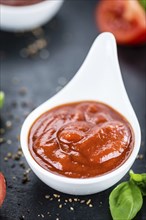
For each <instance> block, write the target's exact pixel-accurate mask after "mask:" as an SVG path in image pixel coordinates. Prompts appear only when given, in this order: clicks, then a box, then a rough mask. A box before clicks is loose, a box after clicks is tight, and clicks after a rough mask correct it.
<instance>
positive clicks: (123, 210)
mask: <svg viewBox="0 0 146 220" xmlns="http://www.w3.org/2000/svg"><path fill="white" fill-rule="evenodd" d="M142 203H143V197H142V194H141V191H140V189H139V187H138V186H137V185H136V184H134V182H133V181H129V182H123V183H121V184H119V185H118V186H117V187H116V188H115V189H114V190H113V191H112V192H111V194H110V197H109V205H110V211H111V215H112V217H113V220H131V219H133V218H134V217H135V216H136V214H137V213H138V211H139V210H140V209H141V207H142Z"/></svg>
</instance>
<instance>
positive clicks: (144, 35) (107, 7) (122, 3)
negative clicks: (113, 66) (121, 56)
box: [95, 0, 146, 45]
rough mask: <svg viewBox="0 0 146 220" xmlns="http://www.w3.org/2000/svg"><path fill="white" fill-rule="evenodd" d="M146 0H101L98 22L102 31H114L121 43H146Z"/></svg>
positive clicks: (98, 8) (98, 9) (97, 16)
mask: <svg viewBox="0 0 146 220" xmlns="http://www.w3.org/2000/svg"><path fill="white" fill-rule="evenodd" d="M145 10H146V0H100V1H99V4H98V5H97V8H96V15H95V16H96V23H97V26H98V28H99V29H100V31H101V32H104V31H109V32H112V33H113V34H114V35H115V37H116V40H117V42H118V43H119V44H126V45H136V44H142V43H146V11H145Z"/></svg>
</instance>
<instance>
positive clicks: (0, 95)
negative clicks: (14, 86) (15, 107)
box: [0, 91, 5, 108]
mask: <svg viewBox="0 0 146 220" xmlns="http://www.w3.org/2000/svg"><path fill="white" fill-rule="evenodd" d="M4 99H5V94H4V92H2V91H0V108H2V107H3V104H4Z"/></svg>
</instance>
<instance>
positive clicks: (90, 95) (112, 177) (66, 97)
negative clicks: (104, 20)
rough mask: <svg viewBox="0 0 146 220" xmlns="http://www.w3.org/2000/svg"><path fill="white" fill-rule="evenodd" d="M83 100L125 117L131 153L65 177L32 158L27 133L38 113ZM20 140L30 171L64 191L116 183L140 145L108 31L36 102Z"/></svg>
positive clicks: (92, 189) (98, 188)
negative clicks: (108, 167) (97, 170)
mask: <svg viewBox="0 0 146 220" xmlns="http://www.w3.org/2000/svg"><path fill="white" fill-rule="evenodd" d="M71 59H72V58H71ZM83 100H95V101H99V102H103V103H106V104H108V105H109V106H111V107H112V108H114V109H116V110H117V111H118V112H120V113H121V114H122V115H123V116H124V117H125V118H126V119H127V120H128V121H129V123H130V124H131V126H132V128H133V131H134V136H135V143H134V147H133V150H132V153H131V155H130V156H129V158H128V159H127V160H126V161H125V162H124V163H123V164H122V165H121V166H120V167H118V168H116V169H115V170H113V171H111V172H109V173H107V174H104V175H101V176H97V177H93V178H85V179H79V178H69V177H64V176H61V175H57V174H54V173H52V172H49V171H47V170H45V169H43V168H42V167H41V166H40V165H39V164H38V163H37V162H36V161H35V160H34V159H33V157H32V156H31V153H30V151H29V149H28V135H29V131H30V128H31V126H32V124H33V123H34V122H35V120H36V119H37V118H38V117H39V116H40V115H42V114H43V113H44V112H46V111H48V110H49V109H51V108H53V107H55V106H57V105H61V104H64V103H68V102H76V101H83ZM20 140H21V147H22V150H23V153H24V156H25V158H26V160H27V162H28V164H29V165H30V167H31V169H32V170H33V171H34V173H35V174H36V175H37V176H38V177H39V178H40V179H41V180H42V181H43V182H44V183H46V184H47V185H48V186H50V187H52V188H54V189H56V190H58V191H61V192H64V193H68V194H74V195H87V194H93V193H97V192H100V191H103V190H105V189H107V188H109V187H111V186H112V185H114V184H115V183H117V182H118V181H119V180H120V179H121V178H122V177H123V176H124V175H125V174H126V173H127V172H128V170H129V169H130V167H131V166H132V164H133V163H134V161H135V159H136V156H137V154H138V151H139V148H140V142H141V132H140V126H139V123H138V120H137V117H136V115H135V113H134V110H133V108H132V106H131V104H130V101H129V99H128V96H127V93H126V90H125V87H124V84H123V80H122V77H121V72H120V69H119V64H118V59H117V51H116V42H115V38H114V37H113V35H112V34H110V33H103V34H101V35H100V36H99V37H97V39H96V40H95V42H94V44H93V46H92V47H91V49H90V51H89V54H88V55H87V58H86V59H85V61H84V63H83V65H82V66H81V68H80V69H79V71H78V72H77V74H76V75H75V76H74V78H73V79H72V80H71V81H70V82H69V83H68V84H67V85H66V86H65V87H64V88H63V89H62V90H61V91H60V92H59V93H58V94H56V95H55V96H53V97H52V98H51V99H49V100H48V101H46V102H45V103H43V104H42V105H40V106H39V107H38V108H36V109H35V110H34V111H33V112H32V113H31V114H30V115H29V116H28V117H27V118H26V120H25V122H24V124H23V126H22V130H21V135H20Z"/></svg>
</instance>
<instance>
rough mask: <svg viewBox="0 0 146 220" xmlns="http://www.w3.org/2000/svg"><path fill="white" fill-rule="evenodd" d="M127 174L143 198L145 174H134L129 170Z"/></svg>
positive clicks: (145, 183) (145, 194)
mask: <svg viewBox="0 0 146 220" xmlns="http://www.w3.org/2000/svg"><path fill="white" fill-rule="evenodd" d="M129 174H130V179H131V180H132V181H133V182H134V183H135V184H136V185H137V186H138V187H139V188H140V190H141V192H142V194H143V196H146V173H142V174H136V173H134V172H133V171H132V170H130V172H129Z"/></svg>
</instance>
